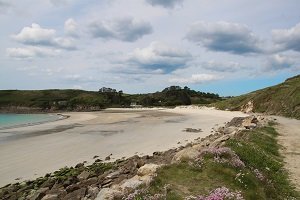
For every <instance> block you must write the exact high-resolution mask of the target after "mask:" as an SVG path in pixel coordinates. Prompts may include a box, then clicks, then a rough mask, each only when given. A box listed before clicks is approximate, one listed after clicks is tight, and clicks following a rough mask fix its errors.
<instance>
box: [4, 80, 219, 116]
mask: <svg viewBox="0 0 300 200" xmlns="http://www.w3.org/2000/svg"><path fill="white" fill-rule="evenodd" d="M220 99H221V98H220V97H219V95H217V94H213V93H205V92H198V91H195V90H191V89H190V88H188V87H184V88H181V87H179V86H171V87H168V88H165V89H164V90H162V91H161V92H155V93H149V94H133V95H131V94H124V93H123V92H122V91H116V90H115V89H111V88H101V89H100V90H99V91H98V92H95V91H83V90H2V91H0V110H2V111H3V110H5V109H7V108H10V107H16V108H21V107H27V108H38V109H40V110H43V111H55V110H78V111H79V110H86V111H92V110H100V109H103V108H108V107H130V106H133V105H134V106H136V105H141V106H147V107H150V106H176V105H190V104H208V103H212V102H216V101H218V100H220Z"/></svg>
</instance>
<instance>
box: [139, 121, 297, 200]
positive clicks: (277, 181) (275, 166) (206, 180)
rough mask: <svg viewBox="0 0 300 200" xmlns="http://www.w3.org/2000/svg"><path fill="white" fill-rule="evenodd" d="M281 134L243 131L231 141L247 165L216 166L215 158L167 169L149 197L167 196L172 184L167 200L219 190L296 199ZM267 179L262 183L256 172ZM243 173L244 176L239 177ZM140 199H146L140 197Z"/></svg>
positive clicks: (252, 196)
mask: <svg viewBox="0 0 300 200" xmlns="http://www.w3.org/2000/svg"><path fill="white" fill-rule="evenodd" d="M277 135H278V133H277V132H276V131H275V129H274V128H273V127H271V126H268V127H263V128H258V129H255V130H252V131H243V132H241V133H240V134H239V135H238V136H237V137H236V138H235V139H230V140H229V141H228V142H227V143H226V146H227V147H230V148H231V149H232V150H233V151H234V152H235V153H236V154H237V155H238V156H239V158H240V159H241V160H242V161H243V162H244V163H245V165H246V167H245V168H236V167H233V166H231V165H230V164H228V163H216V162H214V158H213V156H205V157H204V158H203V160H202V161H201V162H199V161H198V162H195V161H193V160H190V161H184V162H181V163H178V164H171V165H167V166H164V167H162V168H160V169H159V170H158V173H157V177H156V178H155V179H154V181H153V182H152V183H151V185H150V187H149V188H148V189H147V191H148V192H149V194H151V195H154V194H163V193H164V192H165V190H164V189H163V188H164V186H166V185H168V188H169V189H168V190H167V199H170V200H171V199H172V200H173V199H174V200H175V199H176V200H177V199H184V198H185V197H187V196H190V195H208V194H209V192H210V191H212V190H214V189H216V188H218V187H223V186H224V187H227V188H229V189H230V190H231V191H241V192H242V195H243V197H244V198H245V199H249V200H252V199H262V200H263V199H275V200H276V199H278V200H282V199H292V197H294V199H297V198H299V197H300V196H299V194H298V193H297V192H296V191H295V188H294V187H293V186H292V185H291V183H290V181H289V179H288V174H287V172H286V171H285V170H284V169H283V161H282V157H281V156H280V154H279V149H280V145H279V144H278V143H277V140H276V137H277ZM255 169H257V170H259V172H261V173H262V174H263V176H264V177H265V178H264V179H263V180H260V179H259V178H258V177H256V174H255V173H254V170H255ZM238 174H240V175H238ZM140 199H143V198H142V197H141V196H140Z"/></svg>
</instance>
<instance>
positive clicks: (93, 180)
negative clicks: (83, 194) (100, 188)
mask: <svg viewBox="0 0 300 200" xmlns="http://www.w3.org/2000/svg"><path fill="white" fill-rule="evenodd" d="M97 182H98V178H97V177H93V178H89V179H87V180H84V181H82V183H81V184H82V185H85V186H90V185H94V184H96V183H97Z"/></svg>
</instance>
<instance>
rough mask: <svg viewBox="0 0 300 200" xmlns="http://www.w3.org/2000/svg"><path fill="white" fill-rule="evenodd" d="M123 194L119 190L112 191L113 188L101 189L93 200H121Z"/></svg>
mask: <svg viewBox="0 0 300 200" xmlns="http://www.w3.org/2000/svg"><path fill="white" fill-rule="evenodd" d="M122 196H123V193H122V191H121V190H120V189H117V188H116V189H113V188H103V189H101V190H100V192H99V193H98V195H97V197H96V199H95V200H114V199H115V198H117V197H119V198H121V197H122Z"/></svg>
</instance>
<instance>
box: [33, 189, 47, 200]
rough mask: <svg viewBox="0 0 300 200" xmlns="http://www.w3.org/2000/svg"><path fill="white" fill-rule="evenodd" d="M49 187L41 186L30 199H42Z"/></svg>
mask: <svg viewBox="0 0 300 200" xmlns="http://www.w3.org/2000/svg"><path fill="white" fill-rule="evenodd" d="M48 190H49V188H41V189H38V190H37V191H36V192H34V193H33V195H32V196H31V197H30V198H29V199H30V200H41V199H42V198H43V197H44V196H45V195H46V192H47V191H48Z"/></svg>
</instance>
